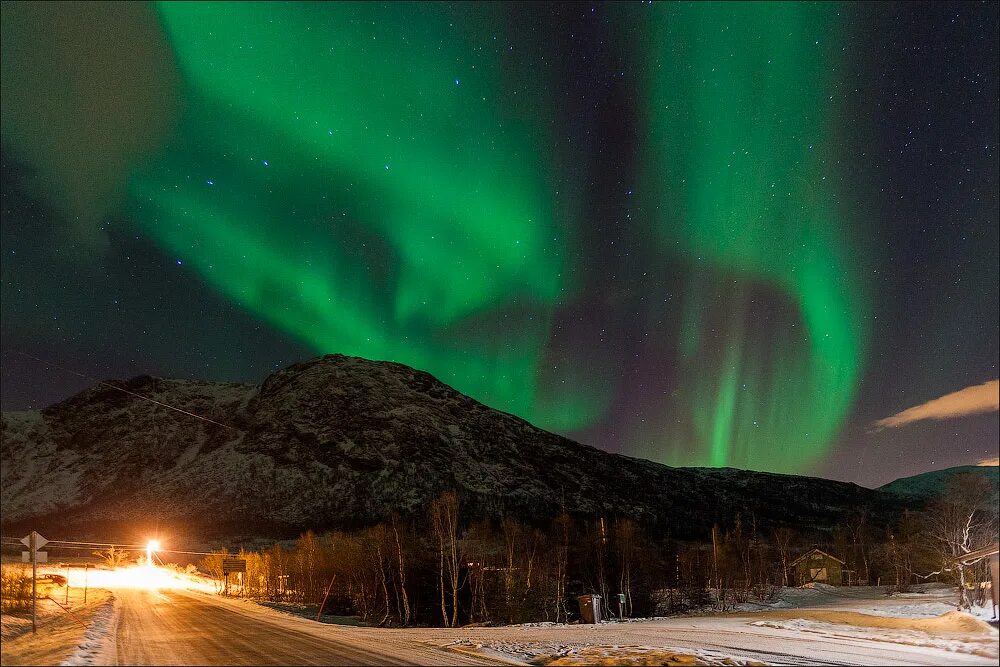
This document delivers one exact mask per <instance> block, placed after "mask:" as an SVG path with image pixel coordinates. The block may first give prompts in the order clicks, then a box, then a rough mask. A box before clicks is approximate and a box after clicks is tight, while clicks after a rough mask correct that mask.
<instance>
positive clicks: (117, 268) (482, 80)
mask: <svg viewBox="0 0 1000 667" xmlns="http://www.w3.org/2000/svg"><path fill="white" fill-rule="evenodd" d="M56 7H57V8H59V7H61V11H62V13H60V11H59V10H58V9H57V10H53V9H43V8H42V6H41V5H31V4H27V5H24V4H22V5H18V6H14V5H8V4H5V5H4V21H3V24H4V27H3V49H4V70H3V76H4V88H5V91H4V92H5V94H4V96H3V97H4V106H3V123H4V133H3V134H4V136H3V151H4V152H3V155H4V226H3V233H4V236H3V249H4V255H3V257H4V264H3V285H2V289H3V294H2V296H3V327H4V329H3V331H4V339H5V343H4V350H5V356H4V369H3V383H4V407H5V409H8V408H9V407H14V408H19V407H26V406H28V405H33V404H34V403H35V402H38V401H42V402H44V401H51V400H55V399H57V398H62V397H64V396H65V395H67V394H68V393H69V387H68V385H66V383H65V380H64V379H60V380H54V381H53V382H52V383H51V384H50V385H49V386H46V387H37V386H35V387H28V386H27V385H28V384H30V383H28V382H27V381H26V380H27V378H31V377H33V376H34V375H37V372H38V369H32V368H30V367H29V366H27V365H26V364H22V363H14V362H12V361H10V360H9V358H8V357H7V356H6V350H8V349H23V350H25V351H28V352H32V353H33V354H38V355H39V356H42V357H44V358H51V359H53V360H55V361H59V362H62V363H68V364H70V365H72V366H76V367H79V368H81V369H83V370H85V371H86V372H88V373H94V374H101V375H105V376H120V375H135V374H138V373H153V374H157V375H180V376H185V375H186V376H195V377H201V378H206V379H219V380H253V381H256V380H259V379H260V377H261V376H262V375H264V374H266V373H267V372H269V371H270V370H273V369H274V368H275V367H278V366H282V365H287V364H290V363H294V362H296V361H300V360H301V359H302V358H304V357H306V356H309V355H315V354H321V353H332V352H339V353H344V354H351V355H357V356H362V357H366V358H371V359H387V360H393V361H398V362H402V363H405V364H408V365H411V366H414V367H417V368H421V369H423V370H427V371H429V372H431V373H433V374H434V375H436V376H438V377H439V378H440V379H442V380H443V381H445V382H447V383H448V384H451V385H452V386H454V387H455V388H457V389H459V390H460V391H462V392H464V393H466V394H469V395H470V396H473V397H474V398H476V399H478V400H480V401H482V402H484V403H486V404H487V405H490V406H492V407H495V408H498V409H502V410H505V411H509V412H512V413H514V414H516V415H518V416H521V417H524V418H525V419H527V420H529V421H531V422H533V423H535V424H537V425H539V426H541V427H543V428H547V429H549V430H554V431H557V432H560V433H563V434H566V435H569V436H571V437H573V438H575V439H577V440H580V441H581V442H585V443H587V444H592V445H595V446H598V447H602V448H604V449H608V450H611V451H618V452H621V453H624V454H629V455H633V456H642V457H645V458H649V459H652V460H655V461H659V462H663V463H667V464H670V465H710V466H734V467H742V468H753V469H758V470H772V471H779V472H796V473H812V474H815V473H818V472H820V471H824V472H826V473H827V474H831V475H837V476H840V477H842V478H850V479H858V480H865V479H871V480H874V479H880V478H881V476H883V475H886V474H889V471H890V470H891V471H892V472H893V473H897V472H903V471H906V470H908V468H907V466H908V465H911V463H914V461H911V459H913V451H918V450H919V451H921V452H922V453H921V454H920V455H919V456H918V457H917V459H920V457H924V458H928V457H930V456H935V455H936V454H933V452H938V451H941V450H942V446H940V445H938V446H937V448H936V449H935V448H932V446H931V444H929V443H923V440H926V437H927V436H928V434H930V435H931V436H933V438H937V442H940V441H942V440H943V441H945V442H947V443H950V444H947V445H945V446H943V450H944V451H948V452H950V454H948V455H944V456H943V459H946V460H948V461H954V462H964V460H965V459H964V458H963V457H965V458H970V457H973V458H974V457H976V456H985V455H988V454H990V452H988V451H986V452H985V453H983V452H980V450H984V449H988V448H989V447H990V446H993V445H989V444H988V443H987V442H985V440H984V441H983V442H981V443H980V442H979V440H977V438H980V439H982V438H983V437H984V436H985V439H987V440H988V439H989V438H990V437H992V438H993V443H994V445H995V440H996V437H995V434H996V431H997V426H996V416H995V415H987V416H982V417H976V418H974V419H971V420H970V421H968V423H966V425H965V426H961V427H959V428H957V430H956V428H954V427H953V426H946V427H945V426H942V427H940V428H939V427H928V429H932V428H939V430H938V431H933V432H931V431H921V432H920V433H918V434H917V435H915V436H898V435H896V436H895V437H897V438H899V437H902V438H903V440H898V441H896V442H890V441H889V440H888V436H887V435H879V436H871V435H866V434H865V425H866V424H867V423H869V422H871V421H872V420H873V419H876V418H879V417H882V416H884V415H885V414H891V413H892V412H895V411H896V410H897V409H900V408H904V407H906V406H907V404H908V401H909V402H912V403H918V402H921V401H923V400H926V399H928V398H932V397H933V396H934V395H940V394H944V393H947V392H948V391H952V390H955V389H959V388H961V387H963V386H967V385H971V384H975V383H978V382H982V381H985V380H989V379H991V378H993V377H995V376H996V372H997V351H996V348H997V306H996V301H997V297H998V288H997V283H998V281H997V271H996V246H997V216H998V209H997V188H998V176H997V167H996V144H997V143H998V138H997V127H998V124H997V116H998V114H997V101H996V95H995V90H996V86H997V70H996V53H995V50H994V51H991V50H990V48H989V47H988V44H989V43H994V42H995V39H994V42H990V41H989V40H990V39H992V38H995V37H996V34H997V8H996V6H995V5H993V6H989V5H983V6H978V5H976V6H973V5H947V4H943V5H940V6H937V7H933V8H932V7H922V9H921V10H920V11H919V12H915V11H913V10H912V9H908V8H907V6H906V5H905V4H900V5H893V4H890V5H881V4H860V3H844V4H837V3H690V4H689V3H659V2H658V3H653V4H647V3H634V4H624V3H611V4H592V5H585V4H572V3H571V4H558V5H540V4H516V3H512V4H489V5H486V4H472V3H455V4H445V3H434V4H416V3H387V4H374V3H302V4H297V3H291V4H277V3H170V2H163V3H155V4H150V5H142V6H133V8H132V9H131V10H130V11H129V12H123V13H122V14H120V15H116V16H114V17H113V18H108V17H106V16H103V15H101V14H99V11H104V10H99V9H94V10H84V9H83V8H82V7H77V8H76V9H74V10H73V11H75V12H77V13H78V14H79V17H78V18H77V19H73V18H71V17H70V18H67V16H66V14H65V12H66V11H68V8H69V7H72V6H71V5H56ZM98 7H101V6H98ZM88 12H91V13H88ZM94 12H98V13H97V14H95V13H94ZM74 20H76V21H78V23H79V25H86V26H93V25H101V26H104V27H103V28H102V30H103V31H104V32H103V33H102V36H101V40H99V41H98V42H96V43H95V42H88V41H87V40H85V39H82V38H80V39H76V38H72V37H65V36H64V37H63V38H62V39H59V40H55V39H54V40H53V43H55V42H56V41H58V47H53V46H52V45H51V44H46V43H45V40H44V39H43V38H40V37H39V35H42V34H45V33H46V31H47V30H48V31H49V32H52V33H53V34H55V35H57V36H58V35H60V34H61V33H60V32H59V31H60V30H65V31H66V33H65V34H66V35H69V34H78V33H79V30H76V31H74V30H73V28H74V25H73V22H74ZM79 25H78V26H76V27H77V28H78V27H79ZM928 35H931V36H928ZM95 63H102V66H101V67H98V66H96V65H95ZM119 67H120V70H119V69H117V68H119ZM54 68H58V70H59V72H60V73H61V74H60V76H58V77H56V76H52V75H51V71H53V69H54ZM109 72H110V73H109ZM98 77H102V79H101V82H100V85H89V82H91V81H93V80H94V79H95V78H98ZM67 82H69V83H67ZM109 90H114V91H116V92H115V93H110V92H109ZM991 91H992V92H991ZM76 96H78V97H79V98H80V99H81V100H82V101H81V103H80V104H76V103H75V102H74V99H75V97H76ZM39 100H43V101H45V105H44V107H45V109H46V112H45V113H41V114H40V113H35V112H34V111H33V108H34V106H37V105H38V104H39ZM105 119H113V122H111V121H105ZM67 146H69V147H70V148H67ZM66 151H71V152H70V153H69V155H70V157H68V158H62V157H61V154H62V153H63V152H66ZM12 220H13V222H11V221H12ZM67 230H69V232H70V233H67ZM39 276H40V277H39ZM972 285H975V286H976V287H974V288H973V287H972ZM77 388H78V387H77ZM911 399H913V400H912V401H911ZM949 429H950V430H949ZM970 434H971V435H970ZM909 437H913V438H915V439H914V440H907V439H906V438H909ZM917 440H920V441H921V442H920V443H918V442H917ZM970 441H971V442H972V443H973V444H971V445H970V444H969V443H970ZM921 443H922V444H921ZM880 447H881V448H882V449H881V450H879V448H880ZM969 447H971V449H968V448H969ZM921 448H922V449H921ZM963 448H966V449H963ZM879 451H883V452H884V451H888V454H886V455H883V454H879V453H878V452H879ZM937 456H939V457H940V456H941V455H937ZM914 464H915V463H914ZM872 466H874V467H872Z"/></svg>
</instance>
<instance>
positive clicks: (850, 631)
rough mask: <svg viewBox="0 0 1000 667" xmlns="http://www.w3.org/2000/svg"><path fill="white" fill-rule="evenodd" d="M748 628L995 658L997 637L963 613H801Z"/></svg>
mask: <svg viewBox="0 0 1000 667" xmlns="http://www.w3.org/2000/svg"><path fill="white" fill-rule="evenodd" d="M751 625H754V626H758V627H767V628H778V629H783V630H795V631H797V632H810V633H815V634H818V635H822V636H825V637H832V638H839V639H868V640H872V641H881V642H891V643H896V644H906V645H910V646H926V647H930V648H937V649H943V650H945V651H951V652H955V653H968V654H971V655H978V656H982V657H986V658H996V657H998V653H1000V649H998V644H997V640H998V634H997V631H996V630H994V629H993V628H992V627H991V626H990V625H989V624H987V623H984V622H983V621H981V620H979V619H977V618H975V617H973V616H971V615H969V614H966V613H963V612H958V611H950V612H948V613H946V614H942V615H940V616H937V617H934V618H898V617H891V616H872V615H869V614H861V613H858V612H853V611H840V610H838V611H825V610H823V611H820V610H808V611H807V610H803V611H797V612H795V615H794V617H792V616H791V614H787V613H786V614H780V615H779V614H775V615H774V617H772V618H770V619H767V620H763V621H756V622H754V623H751Z"/></svg>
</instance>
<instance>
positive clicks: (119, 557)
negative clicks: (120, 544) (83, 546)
mask: <svg viewBox="0 0 1000 667" xmlns="http://www.w3.org/2000/svg"><path fill="white" fill-rule="evenodd" d="M93 553H94V555H95V556H97V557H98V558H103V559H104V562H105V563H107V565H108V567H110V568H118V567H121V566H123V565H125V564H126V563H128V560H129V553H128V551H126V550H124V549H115V547H114V545H112V546H110V547H108V548H107V549H103V550H101V551H95V552H93Z"/></svg>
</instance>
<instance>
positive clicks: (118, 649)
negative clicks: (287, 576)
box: [114, 590, 497, 665]
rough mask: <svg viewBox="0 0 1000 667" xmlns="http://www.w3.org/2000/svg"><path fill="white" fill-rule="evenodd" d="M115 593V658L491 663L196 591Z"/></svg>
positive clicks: (140, 661)
mask: <svg viewBox="0 0 1000 667" xmlns="http://www.w3.org/2000/svg"><path fill="white" fill-rule="evenodd" d="M115 594H116V595H117V596H118V598H119V600H120V603H121V615H120V617H119V620H118V627H117V631H116V633H115V646H114V654H115V655H114V657H115V659H116V661H117V664H120V665H276V664H285V665H337V664H346V665H444V664H447V665H491V664H497V663H496V662H495V661H491V660H488V659H485V658H477V657H473V656H467V655H462V654H460V653H454V652H451V651H446V650H444V649H441V648H438V647H435V646H428V645H425V644H421V643H420V642H419V641H418V640H417V639H416V638H413V637H409V638H407V637H404V636H400V635H397V636H395V637H391V636H390V637H382V636H381V634H379V635H378V636H377V637H376V636H373V634H372V633H364V634H362V633H359V632H358V631H356V630H352V629H350V628H335V627H329V626H320V625H319V624H316V627H315V628H311V627H309V626H310V625H312V624H309V623H308V621H302V620H298V619H291V618H289V619H284V618H281V617H279V616H277V615H269V614H264V613H259V612H258V611H256V610H254V609H253V608H250V607H246V608H242V609H241V608H240V605H239V604H232V603H226V602H224V601H220V600H218V599H213V598H211V597H209V596H206V595H202V594H198V593H192V592H187V591H181V590H165V591H145V590H118V591H116V592H115ZM375 633H378V631H375ZM365 635H367V636H365Z"/></svg>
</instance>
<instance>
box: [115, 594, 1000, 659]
mask: <svg viewBox="0 0 1000 667" xmlns="http://www.w3.org/2000/svg"><path fill="white" fill-rule="evenodd" d="M115 593H116V595H117V596H118V599H119V604H120V615H119V616H118V624H117V629H116V630H115V631H114V634H113V639H114V644H110V645H109V648H110V650H111V653H109V654H106V655H105V659H106V660H107V661H108V662H117V663H118V664H135V665H143V664H206V665H217V664H232V665H249V664H261V665H266V664H360V665H364V664H369V665H370V664H379V665H381V664H410V665H482V664H497V663H496V662H493V661H492V657H493V656H498V657H501V656H505V657H507V658H508V661H509V660H510V659H511V658H514V659H519V660H521V661H524V662H527V661H528V659H530V658H529V656H528V655H527V654H526V653H525V650H524V649H525V648H526V647H534V648H535V649H537V650H533V651H530V653H535V654H536V655H539V654H548V655H553V654H556V653H558V652H559V651H560V649H565V648H566V647H568V646H576V647H586V646H590V647H611V646H632V647H644V648H643V649H642V650H647V648H648V649H656V648H660V647H663V648H670V649H673V650H678V651H685V652H689V653H691V654H701V655H705V654H706V652H707V653H709V654H712V655H715V656H731V657H733V658H734V659H737V660H740V661H745V660H759V661H762V662H767V663H771V664H784V665H805V664H827V665H942V664H945V665H990V664H992V665H995V664H996V658H995V657H992V656H993V655H995V654H994V653H992V648H991V646H992V645H994V644H995V643H996V639H995V637H993V638H991V637H985V638H983V637H980V638H979V639H978V640H977V641H979V642H981V644H979V646H980V647H981V648H982V647H985V649H986V653H988V654H989V656H987V655H984V654H983V653H982V652H981V651H980V655H974V654H970V653H968V652H962V651H959V650H954V649H953V650H946V649H945V648H942V647H941V646H935V645H907V644H905V643H894V642H892V641H886V640H885V639H882V640H878V639H876V638H868V637H859V636H850V635H848V634H846V632H847V630H848V628H847V627H846V626H841V627H843V631H841V630H839V629H838V630H835V631H833V632H827V633H817V632H802V631H799V630H795V629H788V628H781V627H762V626H761V625H758V624H755V622H759V621H760V620H761V619H762V618H769V617H770V616H769V615H766V614H765V615H758V614H753V615H746V616H714V617H708V616H706V617H696V618H672V619H658V620H650V621H644V622H638V623H620V624H618V623H616V624H602V625H599V626H593V625H590V626H588V625H570V626H566V625H563V626H553V625H542V626H512V627H497V628H458V629H443V628H409V629H379V628H360V627H347V626H334V625H326V624H318V623H313V622H311V621H309V620H306V619H302V618H298V617H294V616H290V615H287V614H282V613H280V612H277V611H274V610H271V609H266V608H262V607H260V606H258V605H254V604H252V603H248V602H245V601H240V600H227V599H221V598H218V597H215V596H211V595H206V594H203V593H195V592H191V591H183V590H161V591H145V590H117V591H116V592H115ZM828 608H829V607H828ZM115 644H116V645H115ZM446 646H449V648H445V647H446ZM966 646H968V644H966ZM456 650H457V651H458V652H456ZM477 650H485V651H486V654H485V655H483V654H480V655H476V654H475V653H476V652H477ZM711 664H720V663H715V662H713V663H711Z"/></svg>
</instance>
